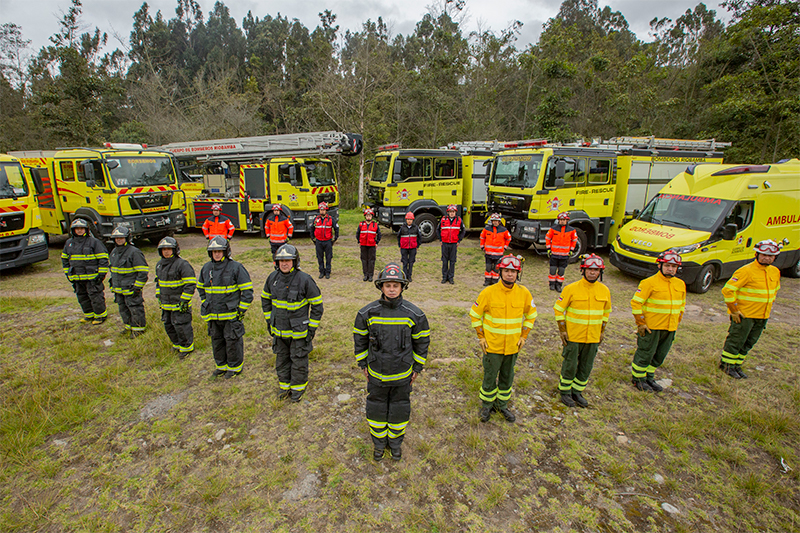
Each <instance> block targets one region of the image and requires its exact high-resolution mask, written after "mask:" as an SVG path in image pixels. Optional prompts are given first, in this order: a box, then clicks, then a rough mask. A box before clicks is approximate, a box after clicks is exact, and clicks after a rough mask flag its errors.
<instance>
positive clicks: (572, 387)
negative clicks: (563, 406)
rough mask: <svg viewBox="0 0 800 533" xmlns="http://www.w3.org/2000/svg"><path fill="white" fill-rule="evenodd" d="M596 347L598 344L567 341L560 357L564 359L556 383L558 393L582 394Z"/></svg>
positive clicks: (590, 370) (595, 353)
mask: <svg viewBox="0 0 800 533" xmlns="http://www.w3.org/2000/svg"><path fill="white" fill-rule="evenodd" d="M598 346H600V343H598V342H591V343H583V342H569V341H567V345H566V346H564V349H563V350H562V351H561V357H563V358H564V362H563V363H561V376H560V378H559V381H558V391H559V392H560V393H561V394H570V393H571V392H572V391H575V392H583V390H584V389H585V388H586V385H587V384H588V383H589V374H591V373H592V367H593V366H594V358H595V357H596V356H597V347H598Z"/></svg>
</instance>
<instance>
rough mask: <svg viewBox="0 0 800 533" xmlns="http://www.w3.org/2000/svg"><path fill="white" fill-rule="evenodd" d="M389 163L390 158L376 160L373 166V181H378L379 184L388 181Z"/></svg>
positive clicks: (371, 178) (371, 177)
mask: <svg viewBox="0 0 800 533" xmlns="http://www.w3.org/2000/svg"><path fill="white" fill-rule="evenodd" d="M389 161H390V158H389V157H388V156H386V157H376V158H375V162H374V163H373V164H372V176H370V180H371V181H377V182H378V183H383V182H385V181H386V179H387V178H388V177H389Z"/></svg>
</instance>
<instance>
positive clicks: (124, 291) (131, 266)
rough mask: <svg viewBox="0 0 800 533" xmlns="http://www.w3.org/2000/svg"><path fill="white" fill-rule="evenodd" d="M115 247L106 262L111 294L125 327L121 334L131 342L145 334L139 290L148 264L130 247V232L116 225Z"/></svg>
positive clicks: (144, 280)
mask: <svg viewBox="0 0 800 533" xmlns="http://www.w3.org/2000/svg"><path fill="white" fill-rule="evenodd" d="M111 238H112V239H114V244H116V245H117V246H116V248H114V249H113V250H111V253H110V254H109V257H108V261H109V263H110V264H111V281H110V282H109V285H110V286H111V292H112V293H114V301H115V302H117V305H118V306H119V316H120V317H122V323H123V324H125V329H123V330H122V333H123V334H130V337H131V338H132V339H133V338H134V337H137V336H139V335H141V334H142V333H144V328H145V322H146V319H145V315H144V298H143V297H142V289H143V288H144V284H145V283H147V271H148V268H147V261H146V260H145V258H144V254H143V253H142V251H141V250H139V249H138V248H137V247H136V246H134V245H133V244H131V230H130V229H128V228H126V227H125V226H117V227H116V228H115V229H114V231H113V232H112V233H111Z"/></svg>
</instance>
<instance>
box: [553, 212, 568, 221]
mask: <svg viewBox="0 0 800 533" xmlns="http://www.w3.org/2000/svg"><path fill="white" fill-rule="evenodd" d="M556 218H557V220H563V221H565V222H566V221H568V220H569V213H567V212H566V211H562V212H560V213H559V214H558V217H556Z"/></svg>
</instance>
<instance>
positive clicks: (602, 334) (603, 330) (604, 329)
mask: <svg viewBox="0 0 800 533" xmlns="http://www.w3.org/2000/svg"><path fill="white" fill-rule="evenodd" d="M605 333H606V323H605V322H603V325H602V326H601V327H600V340H598V341H597V344H600V343H601V342H603V337H604V336H605Z"/></svg>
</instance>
